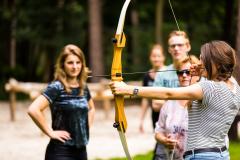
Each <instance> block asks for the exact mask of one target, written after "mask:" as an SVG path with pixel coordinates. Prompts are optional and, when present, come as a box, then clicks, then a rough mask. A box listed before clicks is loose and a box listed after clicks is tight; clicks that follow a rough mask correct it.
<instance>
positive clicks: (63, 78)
mask: <svg viewBox="0 0 240 160" xmlns="http://www.w3.org/2000/svg"><path fill="white" fill-rule="evenodd" d="M69 55H75V56H77V57H78V58H79V59H80V61H81V63H82V69H81V72H80V74H79V75H78V77H77V78H78V83H79V86H80V87H79V88H80V92H79V93H80V95H83V90H84V87H85V85H86V80H87V68H86V61H85V56H84V54H83V51H82V50H81V49H80V48H79V47H77V46H76V45H73V44H68V45H66V46H64V48H63V49H62V51H61V52H60V55H59V57H58V58H57V62H56V65H55V73H54V80H59V81H60V82H62V84H63V85H64V88H65V90H66V92H68V93H70V92H71V89H70V86H69V84H68V83H67V78H68V77H67V74H66V72H65V70H64V62H65V60H66V58H67V57H68V56H69Z"/></svg>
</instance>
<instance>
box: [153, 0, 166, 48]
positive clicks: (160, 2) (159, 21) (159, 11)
mask: <svg viewBox="0 0 240 160" xmlns="http://www.w3.org/2000/svg"><path fill="white" fill-rule="evenodd" d="M156 3H157V4H156V21H155V22H156V28H155V33H156V43H159V44H161V45H162V44H163V43H162V42H163V38H162V25H163V6H164V0H157V2H156Z"/></svg>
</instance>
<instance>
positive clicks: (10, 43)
mask: <svg viewBox="0 0 240 160" xmlns="http://www.w3.org/2000/svg"><path fill="white" fill-rule="evenodd" d="M123 3H124V0H115V1H114V3H113V1H112V0H88V1H86V0H56V1H48V0H41V1H32V0H2V1H1V2H0V12H1V15H0V22H1V23H0V34H1V37H0V44H1V45H0V52H1V59H0V64H1V66H2V67H1V68H0V77H1V79H0V87H1V90H0V99H6V98H7V96H6V93H5V92H4V89H3V86H4V83H6V81H8V79H9V78H10V77H14V78H16V79H17V80H19V81H32V82H49V81H51V80H52V78H53V72H54V63H55V60H56V57H57V55H58V53H59V52H60V49H61V48H62V47H63V46H64V45H65V44H68V43H74V44H76V45H78V46H79V47H80V48H82V49H83V51H84V53H85V55H86V59H87V65H88V67H89V68H90V70H92V73H93V74H109V73H110V70H111V63H112V52H113V46H112V42H111V38H112V37H113V36H114V34H115V30H116V27H117V23H118V18H119V14H120V11H121V8H122V5H123ZM172 6H173V9H174V11H175V14H176V17H177V20H178V22H179V26H180V29H181V30H184V31H186V32H187V33H188V34H189V36H190V40H191V44H192V50H191V54H196V55H198V54H199V48H200V46H201V44H203V43H204V42H206V41H209V40H213V39H221V40H226V41H227V42H229V43H230V44H231V45H232V46H233V47H235V44H236V36H237V35H236V33H237V22H238V19H237V13H238V6H237V1H236V0H221V1H217V0H211V1H209V0H202V1H192V0H174V1H173V0H172ZM172 30H177V26H176V23H175V21H174V18H173V15H172V12H171V9H170V6H169V3H168V0H148V1H146V0H132V2H131V3H130V6H129V9H128V11H127V15H126V22H125V27H124V31H125V33H126V36H127V44H126V48H125V49H124V50H123V52H124V53H123V60H122V61H123V71H124V72H133V71H146V70H148V68H149V67H150V64H149V63H148V52H149V49H150V47H151V46H152V45H153V44H154V43H161V44H162V45H163V46H164V48H165V54H166V56H167V61H166V63H167V64H169V63H171V62H170V60H171V58H170V56H169V55H168V53H167V47H166V46H167V36H168V34H169V32H170V31H172ZM143 64H144V65H143ZM142 76H143V75H132V76H127V77H124V78H125V80H141V77H142ZM90 80H91V79H90ZM98 80H99V79H95V80H94V81H98Z"/></svg>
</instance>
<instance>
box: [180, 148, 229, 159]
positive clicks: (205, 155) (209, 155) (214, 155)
mask: <svg viewBox="0 0 240 160" xmlns="http://www.w3.org/2000/svg"><path fill="white" fill-rule="evenodd" d="M184 160H230V156H229V151H228V150H225V151H223V152H202V153H196V154H194V153H193V154H190V155H187V156H185V158H184Z"/></svg>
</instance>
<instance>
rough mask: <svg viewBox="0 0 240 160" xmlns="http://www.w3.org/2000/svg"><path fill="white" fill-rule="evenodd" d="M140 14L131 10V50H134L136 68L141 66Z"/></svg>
mask: <svg viewBox="0 0 240 160" xmlns="http://www.w3.org/2000/svg"><path fill="white" fill-rule="evenodd" d="M138 17H139V16H138V12H137V10H136V9H135V8H133V9H131V23H132V30H131V35H132V40H131V42H132V43H131V48H132V60H133V64H134V66H138V65H140V56H139V47H138V44H139V41H138V39H139V36H138V25H139V18H138Z"/></svg>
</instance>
